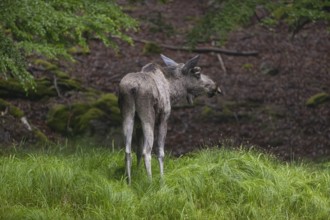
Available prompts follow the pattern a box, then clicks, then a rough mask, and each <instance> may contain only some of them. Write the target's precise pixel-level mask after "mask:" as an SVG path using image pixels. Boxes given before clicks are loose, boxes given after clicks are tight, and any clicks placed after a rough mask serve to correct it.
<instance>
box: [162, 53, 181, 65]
mask: <svg viewBox="0 0 330 220" xmlns="http://www.w3.org/2000/svg"><path fill="white" fill-rule="evenodd" d="M160 56H161V57H162V59H163V61H164V63H165V64H166V66H168V67H175V66H177V65H178V64H177V63H176V62H175V61H174V60H172V59H170V58H168V57H167V56H164V55H163V54H161V55H160Z"/></svg>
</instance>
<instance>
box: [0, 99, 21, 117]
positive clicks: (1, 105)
mask: <svg viewBox="0 0 330 220" xmlns="http://www.w3.org/2000/svg"><path fill="white" fill-rule="evenodd" d="M6 108H8V113H9V114H10V115H12V116H14V117H15V118H21V117H23V116H24V112H23V111H22V110H21V109H19V108H17V107H16V106H14V105H12V104H11V103H9V102H7V101H5V100H3V99H0V111H5V110H6Z"/></svg>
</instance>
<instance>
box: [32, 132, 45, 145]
mask: <svg viewBox="0 0 330 220" xmlns="http://www.w3.org/2000/svg"><path fill="white" fill-rule="evenodd" d="M33 133H34V136H35V137H36V138H37V139H38V141H39V142H43V143H47V142H49V140H48V137H47V136H46V135H45V134H44V133H43V132H42V131H40V130H39V129H35V130H34V131H33Z"/></svg>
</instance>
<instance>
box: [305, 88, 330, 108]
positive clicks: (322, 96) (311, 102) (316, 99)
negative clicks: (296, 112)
mask: <svg viewBox="0 0 330 220" xmlns="http://www.w3.org/2000/svg"><path fill="white" fill-rule="evenodd" d="M327 101H330V95H329V94H328V93H325V92H321V93H317V94H315V95H313V96H312V97H310V98H309V99H308V100H307V101H306V105H307V106H308V107H316V106H318V105H320V104H322V103H325V102H327Z"/></svg>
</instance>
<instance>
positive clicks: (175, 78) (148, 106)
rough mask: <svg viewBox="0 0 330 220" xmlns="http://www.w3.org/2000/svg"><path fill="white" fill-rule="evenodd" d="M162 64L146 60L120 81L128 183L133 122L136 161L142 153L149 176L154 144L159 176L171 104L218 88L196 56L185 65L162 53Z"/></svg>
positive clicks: (216, 90)
mask: <svg viewBox="0 0 330 220" xmlns="http://www.w3.org/2000/svg"><path fill="white" fill-rule="evenodd" d="M161 58H162V60H163V61H164V63H165V67H161V66H159V65H158V64H154V63H149V64H147V65H145V66H144V67H142V70H141V71H140V72H134V73H128V74H127V75H126V76H124V77H123V78H122V80H121V81H120V83H119V107H120V110H121V114H122V119H123V121H122V127H123V135H124V141H125V161H126V175H127V178H128V180H127V181H128V184H129V185H130V184H131V166H132V155H131V154H132V147H131V145H132V135H133V128H134V122H136V123H138V124H139V125H140V128H142V130H141V129H140V133H141V134H140V135H139V136H140V137H139V140H140V141H139V146H138V147H137V152H136V155H137V163H138V166H139V165H140V162H141V159H142V156H143V159H144V163H145V168H146V171H147V175H148V177H149V179H151V176H152V174H151V153H152V149H153V146H154V145H155V147H156V153H157V157H158V162H159V168H160V175H161V176H163V173H164V145H165V138H166V133H167V120H168V118H169V116H170V113H171V105H173V104H174V103H176V102H178V101H179V100H181V99H184V98H186V99H187V101H188V103H189V104H192V103H193V100H194V98H195V97H197V96H200V95H204V94H206V95H208V96H209V97H212V96H214V95H215V94H217V93H221V90H220V88H219V87H218V86H217V85H216V83H215V82H214V81H212V80H211V79H210V78H209V77H208V76H206V75H204V74H201V68H200V67H199V66H197V63H198V60H199V55H196V56H195V57H193V58H192V59H190V60H188V61H187V62H186V63H185V64H183V63H177V62H175V61H174V60H172V59H170V58H168V57H166V56H164V55H162V54H161Z"/></svg>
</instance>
